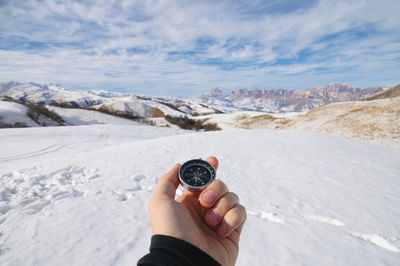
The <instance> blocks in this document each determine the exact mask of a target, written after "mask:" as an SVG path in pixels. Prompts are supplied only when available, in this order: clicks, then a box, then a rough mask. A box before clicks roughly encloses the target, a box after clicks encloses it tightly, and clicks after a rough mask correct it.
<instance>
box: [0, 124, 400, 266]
mask: <svg viewBox="0 0 400 266" xmlns="http://www.w3.org/2000/svg"><path fill="white" fill-rule="evenodd" d="M0 136H1V138H0V147H1V150H0V182H1V191H0V196H1V208H0V264H2V265H3V264H4V265H55V264H57V265H132V264H135V263H136V261H137V260H138V259H139V258H140V257H141V256H143V255H144V254H145V253H146V252H147V250H148V246H149V243H150V237H151V230H150V225H149V220H148V215H147V202H148V200H149V198H150V197H151V195H152V193H153V190H154V187H155V185H156V183H157V180H158V178H159V177H160V176H161V175H162V174H164V173H165V172H166V171H167V170H169V168H170V167H172V166H173V165H174V164H175V163H176V162H181V163H182V162H184V161H186V160H188V159H193V158H206V157H207V156H209V155H214V156H216V157H217V158H218V159H219V161H220V167H219V169H218V171H217V177H218V178H220V179H221V180H223V181H224V182H225V183H227V185H228V186H229V188H230V190H231V191H234V192H235V193H237V194H238V195H239V196H240V200H241V203H242V204H243V205H244V206H245V207H246V208H247V211H248V220H247V222H246V225H245V227H244V230H243V233H242V237H241V242H240V253H239V258H238V262H237V265H271V264H272V265H299V264H304V265H367V264H368V265H395V264H396V263H398V261H399V260H400V252H399V248H400V224H399V223H398V218H399V217H400V198H399V195H400V193H399V192H400V180H399V179H398V176H400V175H399V173H400V166H399V164H398V162H399V161H400V149H399V148H398V147H388V146H383V145H376V144H369V143H361V142H357V141H352V140H344V139H340V138H336V137H330V136H324V135H318V134H316V133H311V132H296V131H268V130H251V131H249V130H235V131H219V132H209V133H193V132H187V131H182V130H174V129H163V128H155V127H146V126H117V125H103V126H99V125H96V126H95V125H91V126H78V127H63V128H29V129H7V130H1V131H0ZM57 145H58V146H57ZM178 194H179V193H178Z"/></svg>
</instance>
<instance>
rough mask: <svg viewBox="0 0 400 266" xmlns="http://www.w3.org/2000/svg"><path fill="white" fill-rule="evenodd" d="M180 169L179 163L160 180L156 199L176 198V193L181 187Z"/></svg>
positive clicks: (155, 192)
mask: <svg viewBox="0 0 400 266" xmlns="http://www.w3.org/2000/svg"><path fill="white" fill-rule="evenodd" d="M180 167H181V165H180V164H179V163H177V164H175V166H174V167H172V169H171V170H169V171H168V172H167V173H166V174H165V175H163V176H162V177H161V178H160V180H158V183H157V186H156V189H155V191H154V195H153V197H154V198H159V199H169V200H170V199H174V198H175V192H176V189H177V188H178V186H179V178H178V171H179V168H180Z"/></svg>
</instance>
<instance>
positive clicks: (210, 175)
mask: <svg viewBox="0 0 400 266" xmlns="http://www.w3.org/2000/svg"><path fill="white" fill-rule="evenodd" d="M214 179H215V169H214V167H213V166H212V165H211V164H210V163H208V162H207V161H204V160H202V159H194V160H190V161H187V162H185V163H184V164H182V166H181V168H179V180H180V182H181V184H182V186H183V187H184V188H186V189H188V190H189V191H193V192H198V191H201V190H203V189H204V188H205V187H207V186H208V185H209V184H211V182H213V181H214Z"/></svg>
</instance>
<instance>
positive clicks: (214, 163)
mask: <svg viewBox="0 0 400 266" xmlns="http://www.w3.org/2000/svg"><path fill="white" fill-rule="evenodd" d="M206 161H207V162H209V163H210V164H211V165H212V166H213V167H214V169H215V170H217V168H218V159H217V158H215V157H214V156H210V157H208V158H207V159H206Z"/></svg>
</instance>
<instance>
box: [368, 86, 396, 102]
mask: <svg viewBox="0 0 400 266" xmlns="http://www.w3.org/2000/svg"><path fill="white" fill-rule="evenodd" d="M395 97H400V85H397V86H395V87H393V88H389V89H387V90H384V91H381V92H378V93H376V94H374V95H372V96H369V97H367V98H365V100H366V101H372V100H378V99H387V98H395Z"/></svg>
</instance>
